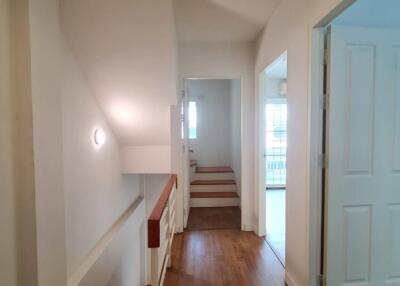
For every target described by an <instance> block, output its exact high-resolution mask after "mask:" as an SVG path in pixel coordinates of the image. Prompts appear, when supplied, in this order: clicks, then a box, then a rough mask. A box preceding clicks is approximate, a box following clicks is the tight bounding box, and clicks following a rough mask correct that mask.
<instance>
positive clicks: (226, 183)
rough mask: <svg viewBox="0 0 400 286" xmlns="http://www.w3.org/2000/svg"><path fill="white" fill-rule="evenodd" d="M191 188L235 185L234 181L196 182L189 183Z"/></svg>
mask: <svg viewBox="0 0 400 286" xmlns="http://www.w3.org/2000/svg"><path fill="white" fill-rule="evenodd" d="M190 185H192V186H207V185H208V186H209V185H213V186H217V185H236V182H235V181H234V180H196V181H193V182H191V183H190Z"/></svg>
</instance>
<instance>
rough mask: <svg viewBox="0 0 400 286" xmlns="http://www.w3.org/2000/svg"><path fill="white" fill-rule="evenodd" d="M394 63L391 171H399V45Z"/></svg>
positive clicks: (395, 49) (394, 53)
mask: <svg viewBox="0 0 400 286" xmlns="http://www.w3.org/2000/svg"><path fill="white" fill-rule="evenodd" d="M393 63H394V72H393V80H394V105H393V107H394V130H393V137H394V139H393V146H392V150H393V151H392V153H393V157H392V158H393V171H394V172H400V148H399V146H400V47H395V48H394V52H393Z"/></svg>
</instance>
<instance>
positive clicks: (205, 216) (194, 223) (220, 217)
mask: <svg viewBox="0 0 400 286" xmlns="http://www.w3.org/2000/svg"><path fill="white" fill-rule="evenodd" d="M240 225H241V213H240V208H239V207H213V208H190V212H189V219H188V223H187V230H210V229H240Z"/></svg>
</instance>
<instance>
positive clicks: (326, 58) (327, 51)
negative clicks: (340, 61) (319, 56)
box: [324, 49, 330, 65]
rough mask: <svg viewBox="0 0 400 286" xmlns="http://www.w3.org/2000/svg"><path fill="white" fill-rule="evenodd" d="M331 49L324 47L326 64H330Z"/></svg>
mask: <svg viewBox="0 0 400 286" xmlns="http://www.w3.org/2000/svg"><path fill="white" fill-rule="evenodd" d="M329 58H330V55H329V49H324V65H329Z"/></svg>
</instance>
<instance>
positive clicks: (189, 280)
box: [164, 207, 285, 286]
mask: <svg viewBox="0 0 400 286" xmlns="http://www.w3.org/2000/svg"><path fill="white" fill-rule="evenodd" d="M229 214H231V218H230V219H229ZM238 218H239V222H240V209H239V208H237V207H225V208H193V209H191V211H190V215H189V222H188V229H187V230H186V231H185V232H184V233H182V234H179V235H176V236H175V238H174V242H173V244H172V254H171V257H172V262H171V267H170V268H169V269H168V270H167V273H166V276H165V281H164V285H165V286H187V285H191V286H219V285H231V286H234V285H235V286H237V285H241V286H246V285H249V286H250V285H252V286H253V285H265V286H282V285H285V282H284V268H283V267H282V265H281V263H280V262H279V260H278V259H277V258H276V256H275V255H274V253H273V251H272V250H271V248H270V247H269V246H268V244H267V243H266V242H265V240H264V239H263V238H262V237H258V236H257V235H256V234H255V233H253V232H243V231H241V230H240V224H239V227H238V226H237V224H236V223H237V222H238ZM223 220H227V221H230V222H231V223H230V225H228V224H226V223H225V224H224V223H221V222H222V221H223ZM229 227H230V228H229ZM201 228H203V229H204V230H191V229H201ZM207 228H209V229H207ZM212 228H214V229H212ZM223 228H225V229H223Z"/></svg>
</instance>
